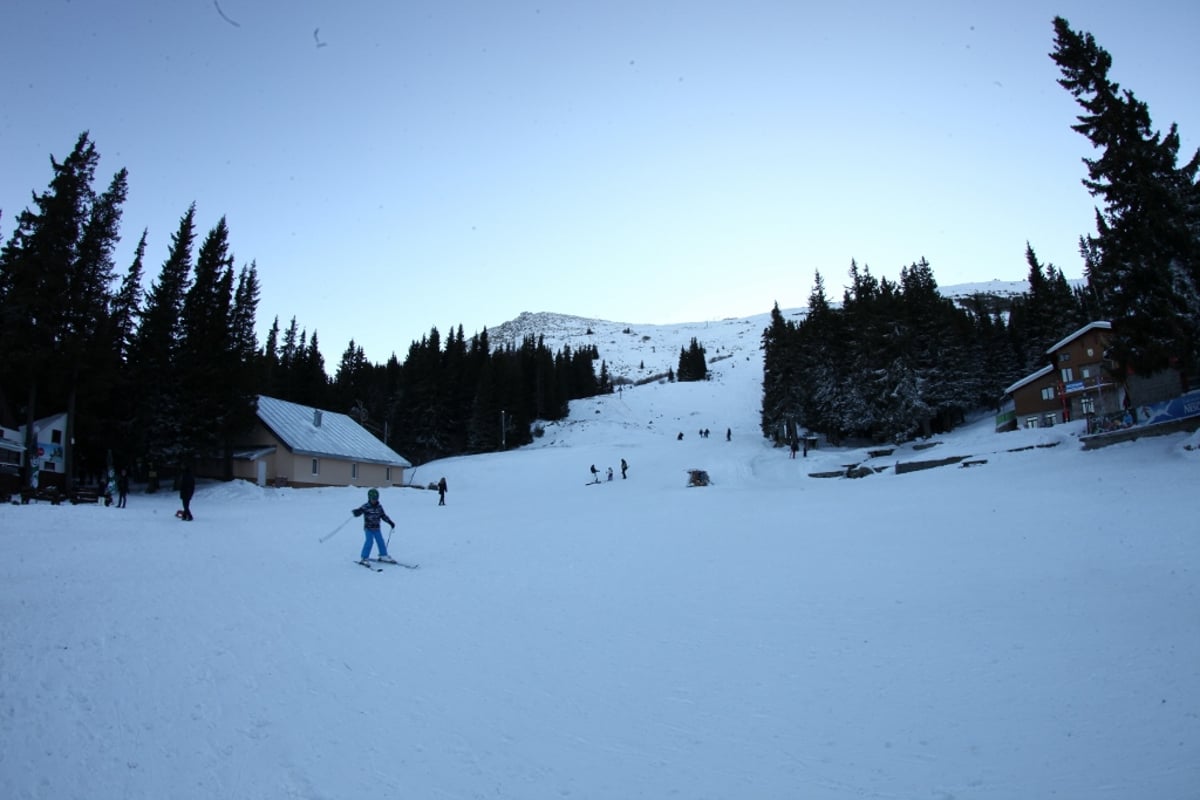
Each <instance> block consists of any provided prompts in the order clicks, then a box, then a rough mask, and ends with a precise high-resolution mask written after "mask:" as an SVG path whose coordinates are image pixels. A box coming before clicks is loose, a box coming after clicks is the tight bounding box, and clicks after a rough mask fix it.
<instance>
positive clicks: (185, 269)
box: [131, 203, 196, 468]
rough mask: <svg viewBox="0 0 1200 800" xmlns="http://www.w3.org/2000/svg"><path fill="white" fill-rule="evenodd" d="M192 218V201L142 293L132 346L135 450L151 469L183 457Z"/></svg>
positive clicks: (174, 462) (193, 224)
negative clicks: (182, 364)
mask: <svg viewBox="0 0 1200 800" xmlns="http://www.w3.org/2000/svg"><path fill="white" fill-rule="evenodd" d="M195 220H196V206H195V204H194V203H193V204H192V205H191V206H189V207H188V210H187V211H186V212H185V213H184V215H183V217H182V218H181V219H180V221H179V228H178V230H177V231H176V232H175V233H174V234H173V235H172V237H171V247H170V250H169V252H168V254H167V258H166V261H164V262H163V265H162V269H161V270H160V272H159V275H158V278H157V279H156V280H155V281H154V282H153V283H152V284H151V286H150V291H149V292H148V293H147V295H146V307H145V310H144V311H143V313H142V318H141V324H140V325H139V326H138V331H137V334H136V336H135V337H134V343H133V347H132V348H131V353H132V359H131V362H132V364H133V365H134V369H133V370H132V375H133V381H134V385H135V386H137V387H138V398H137V399H138V414H137V419H138V426H137V429H136V433H137V434H138V435H139V437H140V441H139V442H137V443H136V444H135V446H134V449H135V451H136V452H140V453H143V454H144V455H145V456H146V459H147V462H148V465H149V466H151V467H154V468H162V467H163V466H165V465H173V464H177V463H179V459H180V455H181V453H182V441H181V433H182V430H181V428H180V419H181V417H180V414H181V412H182V405H181V390H180V387H179V380H180V374H179V369H178V365H177V362H176V357H177V355H178V352H179V347H180V342H181V341H182V326H181V323H180V314H181V313H182V311H183V302H184V297H185V295H186V293H187V291H188V288H189V286H190V285H191V272H192V245H193V243H194V242H195V238H196V227H195Z"/></svg>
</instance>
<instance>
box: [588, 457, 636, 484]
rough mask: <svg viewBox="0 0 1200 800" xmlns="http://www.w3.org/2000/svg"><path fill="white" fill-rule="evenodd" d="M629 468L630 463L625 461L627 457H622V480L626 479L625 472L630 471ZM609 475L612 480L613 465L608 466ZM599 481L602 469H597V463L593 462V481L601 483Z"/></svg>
mask: <svg viewBox="0 0 1200 800" xmlns="http://www.w3.org/2000/svg"><path fill="white" fill-rule="evenodd" d="M628 470H629V464H628V463H627V462H626V461H625V459H623V458H622V459H621V480H625V477H626V476H625V473H626V472H628ZM607 475H608V479H609V480H610V481H611V480H612V479H613V468H612V467H609V468H608V472H607ZM599 482H600V470H598V469H596V465H595V464H592V483H599Z"/></svg>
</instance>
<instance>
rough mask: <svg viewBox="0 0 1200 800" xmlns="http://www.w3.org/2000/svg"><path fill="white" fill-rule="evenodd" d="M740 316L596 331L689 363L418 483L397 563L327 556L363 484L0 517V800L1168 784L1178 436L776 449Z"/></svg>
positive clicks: (1182, 707)
mask: <svg viewBox="0 0 1200 800" xmlns="http://www.w3.org/2000/svg"><path fill="white" fill-rule="evenodd" d="M763 324H765V318H762V319H759V318H755V319H753V320H748V321H743V320H729V321H722V322H720V323H709V324H708V325H698V326H628V327H630V328H631V329H632V331H633V332H632V333H629V334H627V333H624V332H623V329H624V328H625V327H627V326H624V325H620V326H615V325H614V326H613V328H612V329H609V328H606V327H604V326H597V327H593V333H592V334H591V336H593V337H601V338H602V339H603V340H602V341H600V342H598V343H597V344H598V346H599V347H600V349H601V355H602V357H604V358H606V359H608V362H609V363H610V364H620V365H623V366H624V367H637V365H639V364H640V363H641V362H642V361H643V360H645V359H646V357H647V355H652V356H658V355H662V353H660V351H666V355H665V356H664V359H663V360H662V361H656V362H654V364H655V366H654V367H651V365H650V363H649V362H647V365H646V369H647V370H649V369H652V368H661V367H662V365H663V364H671V363H673V361H674V360H675V359H677V357H678V352H679V345H680V344H686V343H687V341H688V340H690V338H691V336H693V335H695V336H697V337H698V338H699V339H700V341H701V343H702V344H704V345H705V346H706V348H707V349H708V355H709V363H710V368H711V370H712V372H713V380H711V381H708V382H704V383H695V384H659V383H653V382H652V383H649V384H646V385H641V386H636V387H624V388H623V389H622V391H621V392H620V393H619V394H615V395H611V396H606V397H601V398H594V399H590V400H585V401H580V402H578V403H575V404H574V405H573V407H572V412H571V416H570V418H569V419H567V420H565V421H563V422H561V423H556V424H553V425H549V426H547V428H546V431H545V434H544V436H542V437H540V438H539V439H537V440H536V441H535V443H534V444H533V445H531V446H529V447H527V448H523V449H521V450H518V451H515V452H508V453H501V454H491V455H484V456H475V457H469V458H453V459H446V460H444V461H440V462H435V463H432V464H426V465H422V466H420V467H418V468H417V469H416V474H415V475H414V476H413V479H414V482H415V483H417V484H420V485H426V484H428V483H429V482H430V481H435V480H437V478H438V477H441V476H443V475H444V476H445V477H446V478H447V481H448V483H449V488H450V491H449V493H448V495H447V505H446V506H445V507H439V506H438V505H437V494H436V493H435V492H429V491H423V490H417V489H411V488H394V489H385V490H384V491H383V493H382V495H383V496H382V501H383V504H384V506H385V508H386V509H387V511H388V513H389V515H390V516H391V517H392V518H393V519H395V520H396V521H397V522H398V524H399V527H398V528H397V530H396V531H395V533H394V534H392V535H391V537H390V548H391V551H392V553H393V554H394V555H395V556H397V557H398V558H400V559H401V560H404V561H408V562H413V563H419V564H420V568H419V569H417V570H405V569H400V568H388V569H387V570H385V572H383V573H380V574H375V573H372V572H369V571H367V570H365V569H363V568H361V567H359V566H356V565H355V564H354V563H353V561H354V559H355V558H357V556H358V550H359V547H360V546H361V543H362V535H361V532H360V530H359V528H358V525H359V523H358V521H357V520H351V517H350V509H351V508H352V507H353V506H356V505H358V504H360V503H361V502H363V501H364V499H365V491H364V490H363V489H357V488H348V489H344V488H332V489H316V490H291V489H262V488H259V487H256V486H253V485H249V484H245V483H231V484H215V483H214V484H202V485H201V487H200V489H199V491H198V492H197V495H196V498H195V500H194V501H193V504H192V505H193V510H194V512H195V515H196V520H195V522H191V523H185V522H180V521H178V520H176V519H175V518H174V511H175V510H176V508H177V507H178V501H177V499H176V498H175V497H173V496H172V495H171V494H170V493H160V494H156V495H146V494H143V493H135V494H133V495H131V496H130V498H129V503H128V507H127V508H125V509H116V508H105V507H103V506H75V507H72V506H59V507H54V506H50V505H47V504H40V505H29V506H4V507H0V608H3V611H4V613H3V615H2V616H0V641H2V642H3V646H2V647H0V797H4V798H75V797H78V798H84V797H89V798H90V797H122V798H156V799H157V798H164V797H170V798H183V799H187V798H196V799H197V800H199V799H200V798H214V797H238V798H312V799H314V800H315V799H317V798H356V800H369V799H370V798H395V797H414V798H424V797H454V798H465V797H484V796H487V797H499V798H522V800H526V799H530V798H533V799H539V798H562V797H567V796H572V797H587V798H598V797H605V798H608V797H611V798H629V797H646V798H661V797H667V796H678V797H688V798H700V797H705V798H748V797H804V798H817V799H818V800H819V799H820V798H829V799H830V800H833V799H834V798H848V797H906V798H909V797H911V798H916V797H928V798H950V797H959V798H966V797H970V798H996V799H997V800H998V799H999V798H1014V797H1021V798H1032V797H1052V796H1053V797H1059V798H1081V799H1082V798H1097V797H1114V798H1115V797H1154V798H1184V797H1194V796H1195V791H1196V787H1197V786H1200V614H1197V609H1198V608H1200V588H1198V587H1200V583H1198V578H1200V536H1198V535H1197V531H1196V524H1195V517H1196V507H1195V501H1194V499H1193V498H1194V496H1195V486H1196V482H1197V478H1198V476H1200V460H1198V459H1200V449H1198V447H1200V437H1197V436H1195V435H1193V436H1187V435H1184V434H1177V435H1173V436H1164V437H1160V438H1153V439H1145V440H1140V441H1137V442H1132V443H1126V444H1121V445H1116V446H1113V447H1109V448H1105V449H1102V450H1098V451H1087V452H1085V451H1083V450H1082V449H1081V448H1080V446H1079V443H1078V440H1077V436H1078V433H1079V431H1078V430H1076V429H1074V428H1073V427H1071V426H1059V427H1056V428H1052V429H1048V430H1042V431H1019V432H1014V433H1012V434H1004V435H997V434H994V433H992V430H991V421H990V420H989V419H982V420H980V421H978V422H976V423H974V424H972V425H970V426H968V427H967V428H965V429H963V430H961V431H958V432H956V433H955V434H953V435H951V436H947V437H942V438H940V439H939V440H938V441H939V442H940V443H939V444H937V445H936V446H934V447H932V448H930V449H929V450H921V451H917V450H916V449H915V448H914V447H913V446H911V445H909V446H906V447H905V448H901V449H899V450H897V451H895V452H893V453H891V454H888V455H876V456H875V457H871V454H870V453H869V452H867V451H866V450H857V449H830V448H826V447H820V448H818V449H817V450H814V451H812V452H810V453H809V455H808V457H807V458H803V457H800V458H796V459H792V458H789V456H788V454H787V452H786V451H784V450H780V449H774V448H772V447H770V446H769V445H768V444H767V443H766V442H765V441H764V440H763V439H762V438H761V436H760V435H759V431H758V425H757V415H758V400H759V396H760V394H759V393H760V389H761V387H760V384H761V354H760V352H759V350H758V344H759V339H758V337H759V335H760V334H761V330H762V326H763ZM569 335H570V336H580V337H584V336H587V334H586V333H570V334H569ZM643 336H649V337H650V339H648V340H645V339H643V338H642V337H643ZM610 340H611V342H615V343H616V344H612V343H609V342H610ZM572 346H574V345H572ZM672 351H673V352H672ZM718 352H720V353H721V354H723V355H726V354H727V355H726V357H725V358H722V359H720V360H716V359H714V355H716V354H717V353H718ZM704 429H708V430H709V431H710V435H709V436H708V437H702V436H700V435H699V432H700V431H701V430H704ZM727 429H728V430H729V432H730V436H729V439H728V440H726V430H727ZM679 433H683V439H682V440H680V439H679V436H678V435H679ZM1036 445H1043V446H1041V447H1038V446H1036ZM1046 445H1053V446H1046ZM948 455H967V456H971V457H972V460H976V461H986V463H984V464H980V465H978V466H974V467H971V468H962V467H944V468H940V469H933V470H928V471H923V472H915V473H910V474H904V475H898V474H896V473H895V471H894V469H891V468H890V466H891V465H893V464H894V463H896V462H900V461H906V460H914V459H919V458H925V457H931V458H932V457H944V456H948ZM622 458H625V459H626V460H627V462H628V463H629V477H628V479H627V480H622V479H621V477H620V470H619V464H620V459H622ZM864 462H867V463H870V464H871V465H872V467H874V468H878V469H879V471H878V472H875V473H874V474H872V475H871V476H870V477H867V478H864V479H861V480H850V479H818V478H813V477H810V475H811V474H813V473H820V472H825V471H831V470H837V469H839V468H844V467H845V466H846V465H849V464H861V463H864ZM592 464H595V465H596V467H597V468H598V469H600V470H601V471H604V470H606V469H607V468H608V467H610V466H611V467H613V468H614V471H615V472H616V478H615V480H613V481H612V482H611V483H610V482H607V481H605V482H603V483H601V484H600V485H592V484H589V483H588V481H589V480H590V477H591V476H590V472H589V467H590V466H591V465H592ZM690 469H704V470H706V471H707V472H708V473H709V475H710V476H711V477H712V479H713V484H712V485H711V486H709V487H706V488H688V487H687V486H686V485H685V484H686V480H687V472H688V470H690ZM344 523H348V524H345V525H344V527H341V529H340V530H339V526H343V524H344ZM330 534H332V536H331V538H329V539H328V540H327V541H325V542H323V543H321V542H319V541H318V540H319V539H320V538H322V537H325V536H329V535H330ZM386 535H387V534H386V532H385V536H386Z"/></svg>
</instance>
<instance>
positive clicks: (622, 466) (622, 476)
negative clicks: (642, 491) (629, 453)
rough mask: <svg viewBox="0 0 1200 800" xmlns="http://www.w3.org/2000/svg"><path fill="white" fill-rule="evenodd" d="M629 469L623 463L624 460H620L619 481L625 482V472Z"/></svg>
mask: <svg viewBox="0 0 1200 800" xmlns="http://www.w3.org/2000/svg"><path fill="white" fill-rule="evenodd" d="M627 469H629V465H628V464H626V463H625V459H623V458H622V459H621V480H625V470H627Z"/></svg>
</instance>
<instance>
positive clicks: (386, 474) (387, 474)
mask: <svg viewBox="0 0 1200 800" xmlns="http://www.w3.org/2000/svg"><path fill="white" fill-rule="evenodd" d="M383 472H384V476H383V479H384V480H385V481H387V482H388V483H391V482H392V468H391V467H388V468H386V469H385V470H384V471H383Z"/></svg>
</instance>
